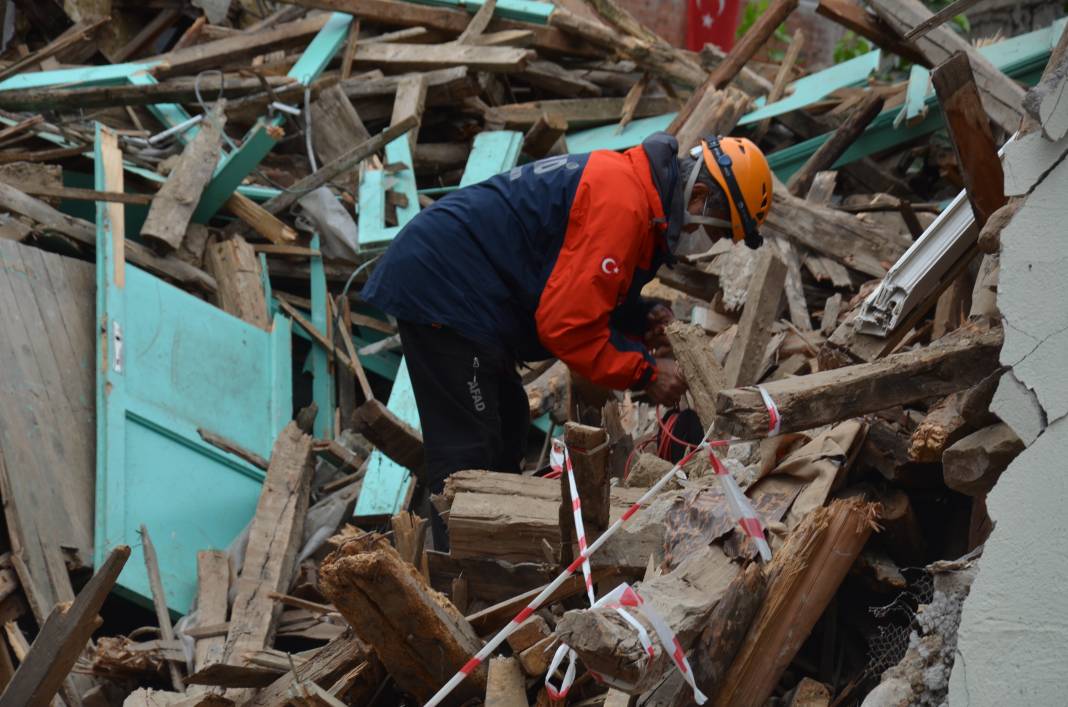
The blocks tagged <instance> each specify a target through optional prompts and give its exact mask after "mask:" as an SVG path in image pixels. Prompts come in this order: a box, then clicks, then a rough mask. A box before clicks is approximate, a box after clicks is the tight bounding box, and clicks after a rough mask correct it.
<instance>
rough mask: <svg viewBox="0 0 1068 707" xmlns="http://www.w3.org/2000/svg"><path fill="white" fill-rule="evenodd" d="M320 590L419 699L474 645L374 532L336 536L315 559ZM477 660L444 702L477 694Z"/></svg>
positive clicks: (453, 614) (461, 623)
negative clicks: (331, 547)
mask: <svg viewBox="0 0 1068 707" xmlns="http://www.w3.org/2000/svg"><path fill="white" fill-rule="evenodd" d="M319 572H320V578H321V579H320V583H321V587H322V590H323V593H324V594H325V595H326V596H327V598H329V599H330V601H332V602H333V604H334V606H336V607H337V608H338V611H340V612H341V614H342V616H344V617H345V619H346V620H347V621H348V622H349V624H350V625H351V626H352V627H353V628H354V629H355V631H356V633H357V634H358V635H359V636H360V638H361V639H362V640H363V641H365V642H366V643H367V644H368V645H369V646H370V647H371V648H372V649H374V651H375V654H376V655H377V656H378V658H379V659H380V660H381V661H382V664H383V665H384V666H385V668H386V670H388V671H389V674H390V675H391V676H392V677H393V679H394V680H395V681H396V683H397V686H398V687H399V688H400V689H402V690H403V691H405V692H407V693H410V694H411V695H413V696H414V697H415V698H416V699H419V700H421V701H425V700H427V699H429V697H430V696H431V695H433V694H434V693H435V692H436V691H437V689H438V688H439V687H441V685H442V683H443V682H444V681H445V680H446V679H447V678H448V676H450V675H453V674H454V673H455V672H456V671H457V670H459V669H460V667H462V666H463V665H464V664H465V663H466V662H467V661H468V659H469V658H470V657H471V656H472V655H474V654H475V653H477V652H478V650H479V648H481V645H482V644H481V642H480V641H479V640H478V637H477V636H476V635H475V632H474V630H473V629H472V628H471V625H470V624H468V623H467V620H466V619H464V617H463V616H462V615H461V614H460V612H459V611H458V610H457V609H456V607H455V606H453V605H452V604H451V603H450V602H449V600H448V599H446V598H445V597H444V596H442V595H440V594H438V593H437V592H435V591H434V590H433V589H431V588H430V587H429V586H427V584H426V580H425V579H423V576H422V574H420V572H419V571H418V570H416V569H415V567H413V566H412V565H411V564H409V563H407V562H405V561H404V560H402V559H401V557H400V555H398V554H397V551H396V550H394V549H393V547H392V546H391V545H390V544H389V542H388V541H387V540H386V539H385V538H383V537H382V536H380V535H376V534H373V533H372V534H367V535H364V536H361V537H359V538H356V539H353V540H349V541H347V542H345V543H344V544H342V545H341V546H340V547H339V548H338V549H337V550H336V551H335V552H334V553H332V554H331V555H330V556H328V557H327V558H326V560H324V561H323V564H322V566H321V567H320V570H319ZM485 689H486V668H485V666H480V667H479V668H477V669H475V670H474V671H473V672H472V673H471V674H470V675H468V677H467V679H466V680H465V681H464V682H462V683H461V684H460V685H459V686H458V687H457V689H456V691H455V692H453V693H452V695H451V696H450V704H461V703H463V702H464V701H466V700H469V699H473V698H476V697H477V698H479V699H481V698H482V696H483V695H484V694H485Z"/></svg>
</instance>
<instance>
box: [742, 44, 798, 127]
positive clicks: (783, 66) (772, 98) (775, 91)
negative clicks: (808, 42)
mask: <svg viewBox="0 0 1068 707" xmlns="http://www.w3.org/2000/svg"><path fill="white" fill-rule="evenodd" d="M804 46H805V33H804V32H803V31H802V30H800V29H799V30H797V31H795V32H794V36H793V38H792V39H791V40H790V46H788V47H787V48H786V54H785V55H784V56H783V59H782V61H781V62H779V69H778V70H777V71H776V72H775V81H773V82H772V84H771V92H770V93H768V95H767V103H766V104H765V105H769V106H770V105H772V104H773V103H775V102H776V101H778V100H780V99H781V98H782V97H783V96H785V95H786V85H787V84H788V83H789V82H790V78H791V77H792V76H793V73H794V66H795V65H796V64H797V57H798V56H799V55H800V54H801V50H802V49H803V48H804ZM770 126H771V118H765V119H764V120H762V121H760V122H759V123H757V125H756V127H755V128H753V134H752V135H751V136H750V139H752V141H753V142H755V143H759V142H760V141H761V140H763V139H764V136H765V135H767V133H768V128H769V127H770Z"/></svg>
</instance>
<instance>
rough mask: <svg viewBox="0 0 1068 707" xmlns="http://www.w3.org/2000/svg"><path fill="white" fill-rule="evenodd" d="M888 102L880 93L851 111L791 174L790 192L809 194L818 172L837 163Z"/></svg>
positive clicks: (870, 96) (866, 99)
mask: <svg viewBox="0 0 1068 707" xmlns="http://www.w3.org/2000/svg"><path fill="white" fill-rule="evenodd" d="M885 103H886V101H885V99H884V98H883V97H882V96H881V95H879V94H877V93H872V94H870V95H868V96H866V97H865V98H864V100H863V101H862V102H861V104H860V105H859V106H858V107H857V108H856V109H855V110H853V111H852V112H851V113H850V114H849V117H848V118H846V120H845V122H844V123H842V124H841V125H840V126H839V127H838V129H837V130H835V131H834V132H833V133H831V137H830V138H828V140H827V141H826V142H824V143H823V144H822V145H820V147H819V149H818V150H816V151H815V152H814V153H812V156H811V157H809V158H808V159H807V160H806V161H805V164H803V165H802V166H801V169H799V170H797V171H796V172H795V173H794V174H793V176H792V177H790V181H789V182H788V183H787V188H788V189H789V190H790V193H791V194H793V195H794V196H804V195H806V194H808V190H809V189H810V188H811V187H812V181H813V180H814V179H815V178H816V174H817V173H819V172H822V171H824V170H829V169H831V168H832V167H833V166H834V163H835V162H837V161H838V158H839V157H841V156H842V155H844V154H845V151H846V150H848V149H849V147H850V145H852V144H853V143H854V142H856V141H857V138H859V137H860V136H861V135H863V134H864V131H865V129H867V127H868V126H869V125H870V124H871V121H873V120H875V118H877V117H878V116H879V114H880V113H881V112H882V110H883V106H884V105H885Z"/></svg>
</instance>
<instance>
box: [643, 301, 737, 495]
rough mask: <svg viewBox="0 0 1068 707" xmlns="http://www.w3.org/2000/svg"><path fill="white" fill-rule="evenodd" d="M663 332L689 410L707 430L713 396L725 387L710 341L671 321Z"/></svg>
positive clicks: (713, 415)
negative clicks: (683, 385)
mask: <svg viewBox="0 0 1068 707" xmlns="http://www.w3.org/2000/svg"><path fill="white" fill-rule="evenodd" d="M666 333H667V337H668V341H669V342H671V348H672V351H673V352H674V354H675V360H676V361H678V363H679V368H681V369H682V374H683V376H684V377H685V378H686V385H687V386H688V387H689V390H690V400H691V402H692V403H693V409H694V410H695V411H696V412H697V416H698V417H699V418H701V424H702V425H703V426H704V427H705V429H707V428H708V427H709V426H710V425H711V424H712V421H713V420H715V419H716V395H717V394H718V393H719V391H721V390H723V389H724V388H726V387H727V374H726V372H725V371H724V370H723V368H722V367H721V366H720V365H719V363H718V362H717V361H716V357H715V355H714V354H713V353H712V339H711V338H710V337H709V336H708V335H707V334H705V332H704V330H702V329H701V328H700V327H699V326H697V325H694V324H683V323H681V322H672V323H671V324H669V325H668V327H667V332H666ZM657 478H659V477H657Z"/></svg>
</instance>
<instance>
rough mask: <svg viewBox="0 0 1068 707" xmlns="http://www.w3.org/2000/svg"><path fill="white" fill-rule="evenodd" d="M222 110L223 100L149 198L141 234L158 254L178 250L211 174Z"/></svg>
mask: <svg viewBox="0 0 1068 707" xmlns="http://www.w3.org/2000/svg"><path fill="white" fill-rule="evenodd" d="M225 107H226V104H225V101H221V100H220V101H219V102H217V103H216V104H215V107H214V108H213V109H212V110H211V112H210V113H208V115H207V117H206V120H204V121H202V125H201V127H200V130H198V131H197V134H196V136H195V137H194V138H193V140H192V141H191V142H190V143H189V144H188V145H186V147H185V149H184V150H182V156H181V157H180V158H179V160H178V163H177V164H176V165H175V166H174V169H172V170H171V174H170V176H169V177H167V181H166V182H164V183H163V186H162V187H161V188H160V190H159V192H157V193H156V196H155V197H154V198H153V199H152V205H151V206H150V207H149V209H148V216H146V217H145V223H144V225H143V226H142V227H141V235H142V236H144V238H145V239H146V240H147V241H148V242H149V243H150V244H152V245H153V246H154V247H156V248H157V249H159V250H161V251H164V252H173V251H176V250H178V249H179V248H180V247H181V245H182V240H183V239H184V238H185V232H186V229H187V228H188V227H189V222H190V221H191V220H192V218H193V211H194V210H196V207H197V203H199V201H200V195H201V194H202V193H203V192H204V188H205V187H206V186H207V184H208V182H209V181H210V180H211V176H212V174H213V173H214V172H215V163H216V162H217V161H218V158H219V147H220V146H221V145H222V130H223V126H224V125H225V124H226V114H225V113H224V109H225Z"/></svg>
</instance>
